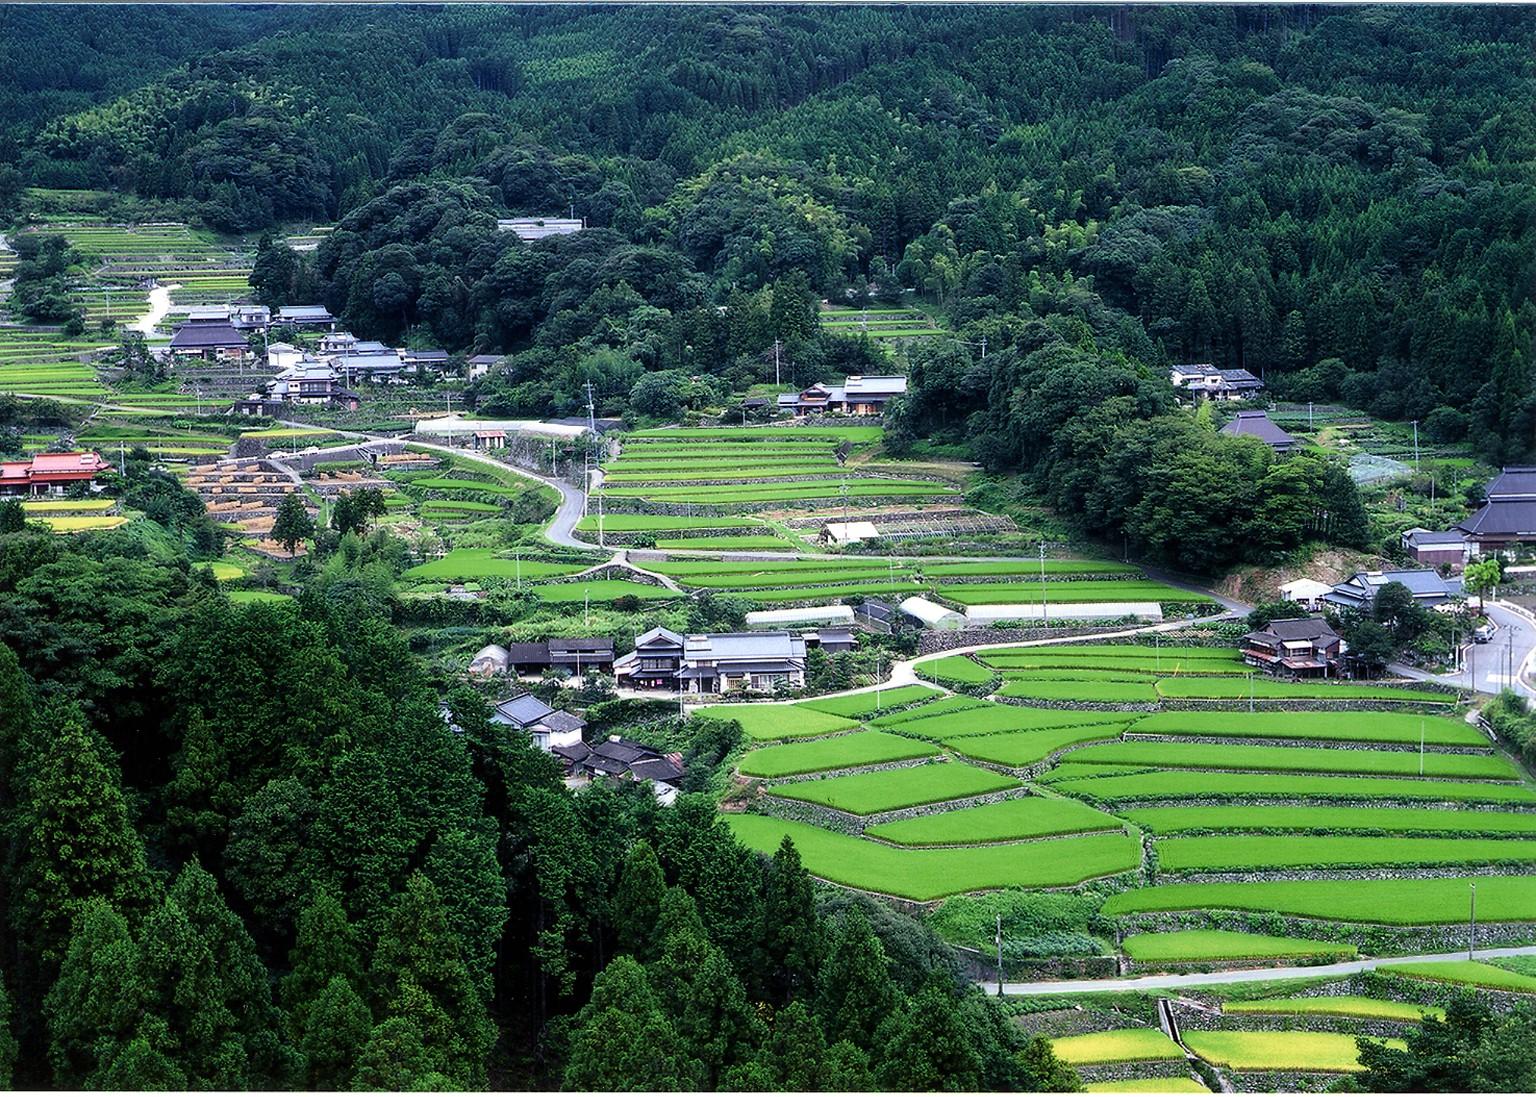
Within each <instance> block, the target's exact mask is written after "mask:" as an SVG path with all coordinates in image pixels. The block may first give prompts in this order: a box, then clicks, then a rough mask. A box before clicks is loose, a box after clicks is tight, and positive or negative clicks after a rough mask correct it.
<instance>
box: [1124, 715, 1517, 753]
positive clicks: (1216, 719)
mask: <svg viewBox="0 0 1536 1097" xmlns="http://www.w3.org/2000/svg"><path fill="white" fill-rule="evenodd" d="M1132 730H1133V731H1134V732H1135V734H1138V735H1142V734H1146V735H1203V736H1220V737H1224V738H1248V737H1251V738H1262V739H1328V740H1339V741H1341V742H1360V743H1366V742H1376V743H1418V742H1419V741H1420V736H1421V735H1422V736H1423V741H1424V742H1425V743H1426V744H1428V745H1429V746H1474V747H1480V746H1486V745H1488V737H1487V736H1485V735H1484V734H1483V733H1482V732H1480V731H1478V730H1477V728H1475V727H1473V726H1472V725H1470V724H1468V723H1467V722H1466V721H1464V720H1452V719H1450V718H1448V717H1444V716H1420V715H1416V714H1414V713H1407V712H1211V711H1202V712H1155V713H1153V714H1151V715H1150V716H1146V717H1143V718H1142V719H1141V720H1139V721H1137V723H1136V725H1135V727H1134V728H1133V729H1132Z"/></svg>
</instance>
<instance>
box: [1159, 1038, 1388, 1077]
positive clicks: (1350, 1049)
mask: <svg viewBox="0 0 1536 1097" xmlns="http://www.w3.org/2000/svg"><path fill="white" fill-rule="evenodd" d="M1380 1042H1382V1043H1385V1044H1387V1045H1388V1046H1389V1047H1395V1048H1399V1049H1402V1048H1404V1047H1406V1046H1407V1045H1406V1044H1404V1043H1403V1042H1402V1041H1401V1040H1384V1041H1380ZM1184 1043H1185V1044H1186V1045H1187V1046H1188V1047H1189V1049H1190V1050H1191V1051H1193V1052H1194V1053H1195V1054H1196V1055H1198V1056H1200V1058H1202V1059H1204V1060H1206V1061H1207V1062H1210V1063H1215V1064H1216V1065H1218V1066H1223V1067H1228V1068H1230V1069H1232V1070H1236V1071H1266V1070H1285V1071H1315V1072H1318V1073H1329V1074H1353V1073H1356V1072H1358V1071H1361V1070H1364V1069H1365V1068H1364V1067H1362V1066H1361V1065H1360V1052H1359V1049H1358V1047H1357V1046H1356V1043H1355V1037H1353V1036H1347V1035H1345V1034H1343V1033H1339V1032H1195V1031H1189V1032H1186V1033H1185V1034H1184Z"/></svg>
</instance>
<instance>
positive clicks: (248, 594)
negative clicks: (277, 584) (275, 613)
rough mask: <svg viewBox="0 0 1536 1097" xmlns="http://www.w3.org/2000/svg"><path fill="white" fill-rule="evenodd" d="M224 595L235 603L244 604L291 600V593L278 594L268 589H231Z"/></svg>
mask: <svg viewBox="0 0 1536 1097" xmlns="http://www.w3.org/2000/svg"><path fill="white" fill-rule="evenodd" d="M226 597H227V598H228V599H229V600H230V601H231V602H233V603H235V604H236V605H245V604H249V603H252V602H291V601H293V596H292V595H291V594H279V593H277V592H276V591H269V590H232V591H230V592H229V593H228V594H227V595H226Z"/></svg>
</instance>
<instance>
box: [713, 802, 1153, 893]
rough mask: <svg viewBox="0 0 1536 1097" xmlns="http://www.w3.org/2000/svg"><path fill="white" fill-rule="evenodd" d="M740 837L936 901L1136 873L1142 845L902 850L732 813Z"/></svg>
mask: <svg viewBox="0 0 1536 1097" xmlns="http://www.w3.org/2000/svg"><path fill="white" fill-rule="evenodd" d="M726 822H727V823H728V824H729V825H730V828H731V829H732V830H733V831H735V833H736V837H738V838H739V839H741V841H742V842H743V843H745V844H746V845H748V846H750V847H751V848H753V849H756V850H760V851H761V852H763V853H772V852H773V851H774V850H776V849H778V848H779V842H780V840H781V839H783V838H784V837H785V836H788V837H789V838H791V839H793V840H794V843H795V846H796V848H798V849H799V851H800V857H801V859H802V861H803V862H804V864H805V867H806V870H807V871H808V872H810V873H811V874H812V875H814V876H819V877H821V878H822V879H824V880H831V881H832V882H833V883H838V884H844V885H846V886H848V887H854V888H859V889H861V890H864V891H873V892H879V893H881V894H884V895H894V896H896V897H897V898H901V899H912V900H914V901H916V902H930V901H932V900H934V899H942V898H944V897H945V896H949V895H959V894H961V893H963V892H967V891H980V890H983V889H990V888H1005V887H1069V886H1071V885H1074V884H1080V883H1082V882H1084V881H1085V880H1092V879H1095V878H1097V877H1101V876H1111V875H1114V874H1116V873H1120V872H1127V871H1129V870H1131V869H1133V868H1135V867H1136V866H1137V865H1138V864H1139V863H1140V861H1141V845H1140V843H1139V842H1138V841H1137V840H1136V839H1134V838H1131V837H1129V836H1128V835H1124V834H1089V835H1084V836H1083V837H1080V838H1053V839H1051V840H1050V841H1046V842H1033V843H1023V844H1012V845H990V846H969V847H966V848H963V849H897V848H895V847H892V846H885V845H881V844H880V843H879V842H870V841H866V840H865V839H863V838H854V837H851V836H849V835H846V834H836V833H834V832H832V831H830V830H822V829H821V828H820V827H813V826H809V825H807V824H805V823H795V822H790V821H788V820H785V819H775V818H772V817H770V816H767V815H728V816H726Z"/></svg>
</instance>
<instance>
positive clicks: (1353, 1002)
mask: <svg viewBox="0 0 1536 1097" xmlns="http://www.w3.org/2000/svg"><path fill="white" fill-rule="evenodd" d="M1221 1011H1222V1012H1223V1013H1243V1014H1257V1015H1260V1016H1274V1017H1358V1018H1361V1019H1362V1020H1367V1021H1404V1022H1408V1023H1410V1024H1411V1023H1416V1022H1418V1021H1422V1020H1423V1019H1424V1018H1426V1017H1434V1018H1436V1019H1443V1018H1444V1017H1445V1010H1443V1009H1441V1008H1440V1007H1439V1006H1426V1005H1420V1004H1419V1003H1418V1002H1394V1001H1392V1000H1390V999H1387V998H1366V997H1363V996H1361V995H1357V994H1341V995H1338V996H1337V997H1332V998H1259V999H1257V1000H1255V1001H1250V1002H1226V1003H1224V1004H1223V1005H1222V1007H1221Z"/></svg>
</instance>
